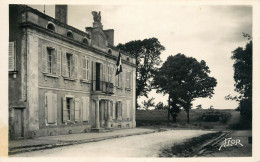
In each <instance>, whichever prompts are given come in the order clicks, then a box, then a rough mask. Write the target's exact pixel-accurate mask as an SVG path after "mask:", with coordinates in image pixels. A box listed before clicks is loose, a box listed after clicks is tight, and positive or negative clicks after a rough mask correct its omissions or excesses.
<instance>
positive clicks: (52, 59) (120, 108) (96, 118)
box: [9, 5, 136, 139]
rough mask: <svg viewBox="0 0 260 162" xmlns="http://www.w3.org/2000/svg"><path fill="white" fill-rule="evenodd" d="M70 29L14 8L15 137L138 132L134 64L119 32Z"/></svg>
mask: <svg viewBox="0 0 260 162" xmlns="http://www.w3.org/2000/svg"><path fill="white" fill-rule="evenodd" d="M92 14H93V18H94V22H93V27H86V31H85V32H84V31H81V30H79V29H76V28H74V27H72V26H70V25H68V24H67V6H66V5H56V6H55V18H52V17H50V16H48V15H46V14H44V13H42V12H39V11H38V10H35V9H33V8H31V7H29V6H26V5H10V6H9V138H10V139H19V138H33V137H39V136H50V135H61V134H69V133H82V132H89V131H91V130H92V131H97V132H101V131H102V130H104V129H112V128H113V129H119V128H133V127H135V125H136V123H135V107H136V105H135V104H136V98H135V95H136V94H135V93H136V92H135V86H136V81H135V75H136V66H135V62H136V60H135V58H134V57H132V56H131V55H129V54H127V53H124V52H120V53H121V65H122V69H123V71H122V72H121V73H120V74H119V75H115V74H116V68H117V66H116V61H117V59H118V55H119V50H118V49H117V48H116V47H115V46H114V30H113V29H110V30H103V26H102V24H101V15H100V13H98V12H92Z"/></svg>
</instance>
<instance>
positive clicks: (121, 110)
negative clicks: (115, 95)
mask: <svg viewBox="0 0 260 162" xmlns="http://www.w3.org/2000/svg"><path fill="white" fill-rule="evenodd" d="M119 105H120V106H119V107H120V114H119V115H120V116H121V117H123V103H122V101H121V102H119Z"/></svg>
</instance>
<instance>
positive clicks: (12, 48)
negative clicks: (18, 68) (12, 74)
mask: <svg viewBox="0 0 260 162" xmlns="http://www.w3.org/2000/svg"><path fill="white" fill-rule="evenodd" d="M8 55H9V58H8V59H9V62H8V63H9V65H8V70H9V71H14V70H15V42H9V51H8Z"/></svg>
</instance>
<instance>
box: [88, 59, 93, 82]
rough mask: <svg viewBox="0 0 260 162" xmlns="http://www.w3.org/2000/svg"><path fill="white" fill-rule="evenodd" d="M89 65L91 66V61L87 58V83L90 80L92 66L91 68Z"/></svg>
mask: <svg viewBox="0 0 260 162" xmlns="http://www.w3.org/2000/svg"><path fill="white" fill-rule="evenodd" d="M91 64H92V61H91V59H90V58H89V59H88V80H89V81H90V80H91V78H92V66H91Z"/></svg>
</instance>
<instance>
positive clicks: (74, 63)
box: [71, 54, 78, 78]
mask: <svg viewBox="0 0 260 162" xmlns="http://www.w3.org/2000/svg"><path fill="white" fill-rule="evenodd" d="M77 65H78V56H77V55H75V54H74V55H72V69H71V72H72V78H77V73H78V66H77Z"/></svg>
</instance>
